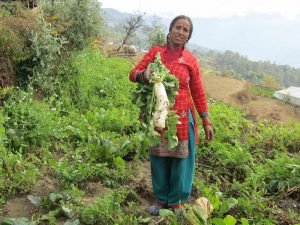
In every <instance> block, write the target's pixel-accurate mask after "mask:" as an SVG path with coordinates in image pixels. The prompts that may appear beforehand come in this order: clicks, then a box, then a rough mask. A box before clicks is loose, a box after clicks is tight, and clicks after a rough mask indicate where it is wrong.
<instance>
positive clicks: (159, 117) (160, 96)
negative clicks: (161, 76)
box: [153, 82, 169, 130]
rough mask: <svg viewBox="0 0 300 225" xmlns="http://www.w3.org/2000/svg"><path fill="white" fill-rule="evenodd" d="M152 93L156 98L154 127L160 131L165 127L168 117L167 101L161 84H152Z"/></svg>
mask: <svg viewBox="0 0 300 225" xmlns="http://www.w3.org/2000/svg"><path fill="white" fill-rule="evenodd" d="M154 93H155V97H156V107H155V112H154V114H153V124H154V127H155V128H157V129H159V130H161V129H164V128H165V127H166V119H167V116H168V108H169V100H168V96H167V93H166V89H165V86H164V85H163V83H161V82H159V83H155V84H154Z"/></svg>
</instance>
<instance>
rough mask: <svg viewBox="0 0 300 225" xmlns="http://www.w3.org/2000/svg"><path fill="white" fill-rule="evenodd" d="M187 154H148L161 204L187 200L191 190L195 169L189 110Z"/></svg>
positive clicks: (174, 205) (178, 202)
mask: <svg viewBox="0 0 300 225" xmlns="http://www.w3.org/2000/svg"><path fill="white" fill-rule="evenodd" d="M188 148H189V155H188V156H187V157H186V158H183V159H180V158H175V157H159V156H150V162H151V176H152V186H153V191H154V193H155V197H156V199H157V200H158V201H159V202H160V203H161V204H163V205H166V206H169V207H172V206H173V207H176V206H178V205H179V204H181V203H184V202H186V201H187V200H188V198H189V197H190V195H191V191H192V182H193V177H194V169H195V149H196V143H195V132H194V119H193V115H192V112H191V110H190V112H189V139H188Z"/></svg>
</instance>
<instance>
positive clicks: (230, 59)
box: [193, 49, 300, 88]
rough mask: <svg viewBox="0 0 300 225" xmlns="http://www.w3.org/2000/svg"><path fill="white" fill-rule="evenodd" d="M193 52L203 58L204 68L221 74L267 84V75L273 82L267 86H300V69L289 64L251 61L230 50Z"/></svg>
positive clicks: (197, 50)
mask: <svg viewBox="0 0 300 225" xmlns="http://www.w3.org/2000/svg"><path fill="white" fill-rule="evenodd" d="M193 52H194V53H195V54H196V55H198V57H199V58H200V59H201V62H202V66H203V68H204V69H205V68H207V69H213V70H214V71H216V72H215V74H217V75H220V76H230V77H234V78H237V79H246V80H250V81H252V82H253V83H256V84H262V85H265V84H266V82H265V80H266V77H267V79H269V80H270V77H271V80H272V81H271V83H270V82H269V83H267V87H269V85H270V84H272V85H271V88H280V87H279V86H281V87H289V86H295V85H296V86H300V70H299V69H296V68H292V67H290V66H287V65H276V64H273V63H270V62H255V61H251V60H249V59H248V58H247V57H245V56H242V55H240V54H239V53H236V52H232V51H229V50H227V51H225V52H224V53H222V52H217V51H213V50H205V49H196V50H194V51H193ZM268 77H269V78H268Z"/></svg>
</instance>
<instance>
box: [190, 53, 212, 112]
mask: <svg viewBox="0 0 300 225" xmlns="http://www.w3.org/2000/svg"><path fill="white" fill-rule="evenodd" d="M190 77H191V80H190V90H191V95H192V97H193V100H194V104H195V107H196V109H197V111H198V113H199V114H200V115H201V116H207V115H208V104H207V101H206V96H205V90H204V86H203V82H202V76H201V71H200V66H199V63H198V61H197V59H196V58H194V60H192V66H191V74H190Z"/></svg>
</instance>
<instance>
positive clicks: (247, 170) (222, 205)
mask: <svg viewBox="0 0 300 225" xmlns="http://www.w3.org/2000/svg"><path fill="white" fill-rule="evenodd" d="M54 2H55V4H54V5H53V6H49V5H48V6H46V9H47V10H46V9H45V10H44V11H42V12H43V13H41V14H39V15H38V17H37V18H36V19H37V21H38V22H36V24H35V26H36V27H35V26H32V30H31V32H29V33H27V32H25V33H26V35H25V33H22V32H21V33H20V35H19V36H17V37H16V38H18V40H19V41H18V42H16V43H14V44H18V43H22V44H21V45H20V46H22V47H20V48H17V49H16V51H18V52H13V53H11V54H10V55H7V58H6V59H9V60H10V61H9V62H10V64H5V65H13V74H14V75H15V76H17V79H18V80H19V79H21V78H22V79H21V80H22V82H20V85H16V83H15V85H14V86H13V87H10V86H11V85H4V86H3V84H1V104H2V105H1V108H0V155H1V158H0V214H1V220H2V217H3V216H2V214H4V212H3V211H2V209H4V208H5V203H6V201H7V200H9V199H11V198H13V197H15V196H19V195H24V194H26V195H28V199H29V200H30V201H31V203H32V204H34V205H36V206H37V212H36V213H35V214H34V215H33V216H32V218H3V221H2V222H1V224H51V225H52V224H57V223H58V221H60V222H61V221H63V222H65V225H68V224H69V225H70V224H73V225H75V224H95V225H96V224H153V223H156V221H155V222H154V220H155V219H154V218H151V217H149V216H148V215H147V214H145V212H144V211H145V210H144V208H145V207H146V206H145V204H144V203H143V202H144V201H145V200H149V199H145V196H150V195H151V193H147V188H146V187H145V184H144V183H142V182H141V183H135V180H134V178H133V177H134V175H135V174H136V173H137V172H139V171H137V170H138V168H139V167H138V164H139V163H140V164H142V165H143V166H144V164H145V163H144V162H145V160H146V158H145V156H143V155H142V154H141V152H140V150H141V147H142V146H141V143H140V136H139V135H140V132H141V131H142V129H143V127H142V124H141V123H140V121H139V115H140V109H139V108H138V107H137V106H136V105H135V104H133V102H132V93H133V91H135V90H136V87H137V86H136V85H135V84H133V83H131V82H129V80H128V73H129V72H130V70H131V69H132V66H133V65H132V64H131V63H130V62H129V61H128V60H127V59H123V58H117V57H111V58H108V57H106V56H105V54H104V53H103V52H100V51H99V48H98V47H95V45H94V44H93V43H94V42H93V41H91V40H93V39H94V38H95V37H97V38H99V37H101V32H100V30H101V29H97V30H98V33H97V32H96V33H97V34H95V33H94V32H90V33H88V32H86V33H85V35H87V36H84V37H82V39H78V41H80V42H72V35H71V34H73V33H74V36H75V35H79V33H78V32H77V31H78V30H76V29H75V27H76V26H75V25H71V24H69V25H70V26H65V27H64V30H66V29H68V28H69V27H73V28H74V29H73V28H72V29H71V28H70V30H69V31H68V32H62V33H64V34H66V35H63V34H62V33H60V34H58V33H56V32H53V31H54V30H53V29H54V28H55V29H58V27H60V25H59V23H58V22H57V20H55V21H54V22H53V21H50V20H49V16H50V15H51V16H52V17H51V18H53V16H57V15H59V16H60V17H62V18H61V21H64V20H63V16H62V15H63V14H62V12H61V11H64V10H66V11H68V10H70V9H69V8H68V7H71V8H72V7H75V5H74V3H75V2H76V4H77V3H78V1H68V2H69V3H70V5H69V6H67V5H65V6H66V7H65V8H64V9H59V7H61V5H60V4H62V3H60V2H56V1H54ZM5 4H6V6H5V7H2V6H1V10H2V11H1V12H0V15H1V19H2V18H5V19H3V20H1V21H0V25H1V24H4V22H3V21H7V20H8V19H9V20H10V21H15V19H16V18H14V14H12V13H11V12H15V11H14V8H13V6H11V7H8V6H10V5H9V3H5ZM56 4H57V5H56ZM65 4H66V3H65ZM88 4H89V1H83V3H82V5H80V4H79V6H78V8H77V9H78V11H77V12H75V11H74V12H73V13H78V14H80V13H85V12H86V11H85V9H86V8H85V7H86V6H87V5H88ZM90 4H93V2H92V1H91V2H90ZM47 7H48V8H47ZM51 7H57V8H53V10H50V9H52V8H51ZM76 7H77V6H76ZM3 8H4V10H3ZM81 9H82V11H81ZM18 10H19V9H18ZM22 10H25V9H23V8H22ZM48 10H49V11H48ZM60 10H61V11H60ZM4 11H5V13H4ZM47 13H49V15H48V14H47ZM51 13H52V14H51ZM56 13H57V14H56ZM17 14H18V13H16V15H17ZM24 18H25V17H24ZM78 18H81V17H78ZM24 20H25V19H24ZM67 21H68V20H67ZM88 21H90V20H88ZM69 22H70V23H71V22H72V21H69ZM12 23H13V22H12ZM72 23H73V22H72ZM62 24H63V25H66V24H65V23H62ZM3 27H4V30H6V31H7V32H5V33H4V32H3V33H2V32H1V33H0V41H2V40H5V41H2V42H0V51H2V49H6V48H8V47H7V46H10V45H11V44H12V43H10V42H9V41H8V40H9V37H12V36H11V35H12V33H11V32H13V31H14V30H13V29H12V27H10V26H9V23H5V26H4V25H3V26H2V25H1V26H0V28H3ZM33 27H35V28H34V29H33ZM88 27H90V24H88V26H87V29H88ZM77 28H78V27H77ZM102 28H103V27H102ZM76 32H77V34H76ZM99 32H100V33H99ZM21 34H22V35H21ZM23 34H24V35H23ZM27 34H28V35H29V34H31V35H29V36H27ZM67 34H68V35H67ZM6 35H7V36H6ZM13 40H15V39H13ZM21 55H22V57H19V56H21ZM1 65H2V64H1ZM0 73H2V71H0ZM20 76H21V77H20ZM24 78H26V79H24ZM210 111H211V115H212V117H211V120H212V122H213V127H214V129H215V134H216V138H215V140H214V141H213V142H212V143H206V142H204V141H201V143H200V144H199V148H198V149H197V154H198V155H197V156H198V157H197V162H196V174H195V180H194V185H193V187H194V188H193V197H195V198H197V197H202V196H205V197H207V198H208V199H209V200H210V202H211V204H212V205H213V206H214V211H213V213H212V214H211V217H210V218H208V224H217V225H218V224H245V225H246V224H261V225H263V224H296V223H299V222H300V219H299V203H298V202H297V200H298V198H299V191H300V189H299V188H300V186H299V185H300V180H299V177H300V167H299V165H300V161H299V159H300V157H299V149H300V140H299V133H300V123H299V122H298V123H287V124H280V125H275V124H271V123H269V122H268V121H257V122H253V121H251V120H248V119H246V115H245V113H243V112H241V111H239V110H238V109H237V108H235V107H234V106H231V105H227V104H224V103H222V102H213V101H212V102H210ZM200 130H201V129H200ZM203 136H204V134H203V131H202V130H201V131H200V133H199V137H200V140H203ZM141 162H142V163H141ZM49 176H51V177H53V178H55V180H57V182H58V183H59V187H57V190H56V191H51V193H44V194H43V195H42V196H33V195H29V194H32V192H31V191H32V190H33V188H34V187H35V186H36V185H37V183H38V181H40V180H41V179H42V178H43V177H49ZM143 176H144V174H143ZM91 184H97V185H98V186H97V187H99V186H100V187H101V188H102V189H101V190H98V191H94V192H91V188H90V185H91ZM91 198H92V199H91ZM295 205H296V207H295ZM190 207H191V204H187V205H186V210H187V211H188V212H191V211H189V209H191V208H190ZM297 207H298V208H297ZM5 216H6V215H5ZM6 217H10V215H8V216H6ZM192 218H193V219H195V217H193V214H189V216H188V217H184V218H181V219H180V218H178V217H177V215H175V214H174V213H172V212H171V211H169V210H168V211H166V212H164V213H163V215H162V217H160V218H159V220H161V221H162V223H164V224H182V221H184V223H185V224H195V223H192V222H191V219H192ZM197 218H199V217H197ZM198 221H200V220H198ZM199 224H201V223H199Z"/></svg>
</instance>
